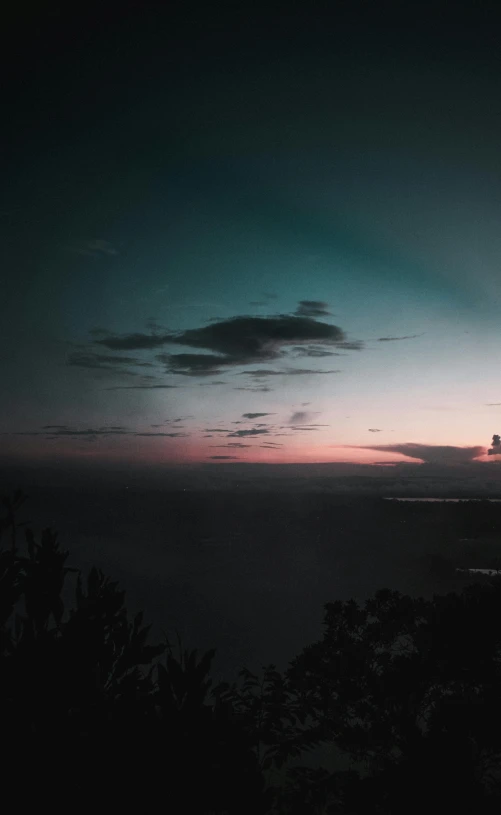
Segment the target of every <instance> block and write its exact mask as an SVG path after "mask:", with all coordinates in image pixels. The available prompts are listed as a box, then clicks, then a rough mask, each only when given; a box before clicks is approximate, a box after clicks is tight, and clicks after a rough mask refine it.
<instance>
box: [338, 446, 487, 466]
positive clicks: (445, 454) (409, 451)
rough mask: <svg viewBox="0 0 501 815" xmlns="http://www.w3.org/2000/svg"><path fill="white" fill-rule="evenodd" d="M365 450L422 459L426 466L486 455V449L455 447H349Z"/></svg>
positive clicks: (464, 461) (459, 461) (465, 460)
mask: <svg viewBox="0 0 501 815" xmlns="http://www.w3.org/2000/svg"><path fill="white" fill-rule="evenodd" d="M347 446H349V447H355V446H356V447H358V448H359V449H365V450H376V451H378V452H385V453H400V454H401V455H403V456H408V457H409V458H414V459H420V460H421V461H423V462H425V463H426V464H464V463H467V462H470V461H473V460H474V459H476V458H478V457H479V456H481V455H482V454H483V453H485V447H481V446H477V447H453V446H449V445H447V446H446V445H434V444H413V443H411V442H408V443H405V444H376V445H347Z"/></svg>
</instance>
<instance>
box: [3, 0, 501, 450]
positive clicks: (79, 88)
mask: <svg viewBox="0 0 501 815" xmlns="http://www.w3.org/2000/svg"><path fill="white" fill-rule="evenodd" d="M297 8H300V6H296V9H297ZM307 8H308V10H306V6H305V7H304V11H297V10H296V11H293V12H291V8H290V5H289V6H287V9H288V11H285V12H280V13H279V12H278V11H277V13H276V14H275V13H273V12H270V11H269V10H268V11H267V12H266V13H265V14H262V15H261V14H259V13H258V12H256V10H255V9H250V8H249V9H247V10H246V9H245V8H244V7H240V6H239V7H238V8H231V9H227V8H226V7H225V6H223V5H221V6H219V5H218V4H215V6H211V8H210V10H209V9H206V10H205V11H202V12H200V11H199V12H197V13H196V14H194V13H192V11H193V10H190V8H189V6H188V5H187V4H182V5H179V6H177V5H176V4H174V5H173V6H169V9H167V8H165V9H164V10H161V11H159V10H158V9H155V8H154V6H152V5H149V4H125V5H124V7H123V10H122V13H121V14H120V15H119V16H117V15H116V14H115V13H114V12H111V10H108V6H107V5H106V4H105V5H104V7H102V8H101V9H100V11H99V12H97V11H96V12H95V13H94V12H93V11H92V10H91V9H90V8H89V9H87V10H86V12H85V13H84V14H80V15H77V14H76V13H75V12H74V11H70V10H68V9H66V10H63V11H61V12H58V11H57V10H56V11H54V10H53V11H52V12H51V13H48V14H43V15H42V14H39V15H38V16H36V15H35V16H33V17H31V18H30V17H26V16H24V17H23V19H20V18H19V19H15V18H12V19H11V20H10V28H9V26H7V29H6V30H7V37H6V42H5V46H6V47H5V49H4V52H5V54H6V57H7V58H6V72H7V76H8V88H7V94H6V101H5V105H4V112H5V114H6V117H5V121H6V122H7V123H8V127H7V129H6V132H5V133H4V141H5V144H4V148H5V149H4V150H3V172H2V175H3V178H4V183H3V185H2V191H1V197H2V201H1V202H0V224H1V264H2V268H3V269H4V275H3V277H4V281H3V292H2V300H1V304H0V309H1V314H0V319H1V324H2V329H3V333H4V336H5V340H4V343H3V347H4V351H3V353H2V355H1V365H2V382H3V384H4V389H5V392H6V393H8V395H9V398H8V400H3V402H2V406H1V408H0V421H1V424H2V433H3V434H4V435H3V440H4V450H5V451H6V453H7V454H8V455H14V456H17V457H21V458H22V459H29V458H31V459H33V458H37V459H38V458H40V457H42V458H48V459H51V458H58V457H65V458H73V459H74V458H76V459H78V458H79V457H82V456H84V457H86V458H88V457H89V456H91V457H93V456H94V457H96V459H97V460H99V461H102V460H107V459H110V458H111V459H118V460H124V461H130V460H132V461H133V460H137V461H139V460H148V461H149V460H151V461H185V460H186V461H207V460H221V459H219V458H218V459H214V458H213V457H214V456H225V457H226V456H232V459H231V460H233V457H235V458H238V459H240V460H244V461H245V460H259V461H315V460H318V461H325V460H330V459H332V460H363V461H367V460H383V459H385V460H386V459H387V460H388V461H391V460H397V459H401V458H402V455H403V452H402V451H403V450H407V451H409V450H410V449H411V448H409V447H407V448H406V447H405V445H409V444H413V445H418V447H415V448H412V457H414V458H415V459H417V460H419V456H418V455H417V454H418V453H419V451H420V450H421V452H422V453H423V456H422V459H421V460H428V458H429V457H430V455H431V453H430V449H431V448H433V447H434V446H437V445H438V446H441V447H443V448H444V449H445V451H446V452H445V453H443V456H442V457H444V456H445V457H447V456H448V455H456V454H455V453H454V452H452V453H451V452H450V451H454V450H455V449H456V448H458V447H460V448H463V447H464V448H466V449H465V451H464V453H460V455H463V457H464V459H465V460H469V459H471V458H473V457H475V456H478V455H481V454H482V452H483V448H484V447H487V446H488V444H489V439H490V438H491V436H492V435H493V433H494V432H496V431H499V424H498V425H496V422H497V421H498V414H497V411H498V410H499V408H498V407H497V406H496V405H495V404H494V403H496V402H501V392H500V391H499V384H498V380H499V375H498V373H497V371H498V370H499V366H498V363H499V319H498V315H499V309H500V307H501V288H500V260H501V237H500V235H501V232H500V229H499V223H500V222H501V217H500V216H501V186H500V181H501V154H500V152H499V143H500V136H501V132H500V127H501V124H500V123H501V110H500V102H499V99H500V98H501V95H500V90H501V88H500V68H499V60H498V52H497V43H496V38H495V31H496V30H497V29H496V25H495V23H496V19H495V16H494V14H493V13H492V12H491V11H489V9H488V8H487V7H484V6H482V7H478V6H477V8H476V10H475V13H474V14H473V15H472V16H471V17H468V18H466V17H463V18H461V19H460V18H459V17H458V16H457V11H456V10H453V11H452V14H453V15H454V16H452V17H451V16H447V15H442V14H441V13H439V12H438V11H437V10H436V9H435V12H434V14H431V13H430V15H427V14H424V12H423V6H422V4H420V5H419V6H418V5H416V13H415V14H414V16H413V15H412V14H411V13H410V12H411V11H412V4H410V5H409V6H406V13H407V15H408V16H406V15H405V14H403V12H402V10H400V12H399V13H398V15H397V16H396V15H395V11H394V10H392V9H391V8H390V7H389V6H386V5H384V6H383V5H382V4H373V5H371V10H370V12H369V10H368V9H367V8H365V7H362V8H358V6H357V5H356V4H349V5H348V4H344V3H338V4H336V3H329V4H326V5H322V4H319V5H317V4H313V5H310V4H308V7H307ZM14 13H15V12H14ZM305 304H306V305H305ZM308 304H309V305H308ZM249 318H252V320H253V322H249ZM308 321H310V322H308ZM215 325H220V326H222V328H220V331H221V332H223V333H224V335H225V339H224V341H223V340H221V341H220V340H218V339H217V338H215V333H214V331H212V330H209V327H210V326H215ZM325 325H327V326H330V328H329V329H324V328H322V326H325ZM319 326H320V327H319ZM333 326H336V327H337V329H334V328H333ZM190 331H192V332H193V331H195V332H197V331H198V332H202V333H201V334H197V333H196V334H189V333H188V334H187V333H185V332H190ZM225 332H226V333H225ZM249 332H251V334H252V338H253V342H254V351H253V352H252V354H250V355H249V354H248V353H247V352H245V353H244V351H243V350H242V349H243V348H244V346H245V347H247V346H246V343H247V345H248V344H249V342H250V341H251V338H250V336H249ZM336 332H337V333H336ZM216 333H217V332H216ZM131 335H134V336H135V340H132V339H131ZM152 336H153V337H156V338H157V339H156V340H155V339H154V340H153V341H151V337H152ZM162 337H163V338H164V339H163V340H162V341H161V340H160V339H158V338H162ZM320 337H323V339H320ZM117 338H118V340H119V343H118V344H120V342H122V346H123V347H121V348H117ZM120 338H121V339H120ZM124 338H125V340H124ZM127 338H128V339H127ZM145 338H146V339H145ZM148 338H150V340H148ZM182 339H185V340H186V341H187V343H185V344H183V343H182V342H181V340H182ZM124 342H125V345H124ZM148 342H149V346H150V347H148V348H145V345H147V344H148ZM194 343H195V344H194ZM343 343H344V345H343ZM175 354H184V355H187V354H190V355H193V354H212V355H214V354H216V355H219V357H220V361H221V362H222V365H220V366H219V367H218V366H216V365H214V371H216V370H217V371H218V373H214V374H212V370H210V369H208V368H207V365H205V362H206V361H204V360H202V361H201V362H200V360H199V358H198V357H197V358H196V359H194V358H193V357H192V356H191V357H190V358H189V364H188V365H187V366H186V365H184V363H185V362H187V360H188V358H187V357H183V358H182V360H181V358H180V357H175V356H174V355H175ZM181 361H183V367H182V368H181V367H180V362H181ZM193 366H195V367H193ZM201 366H202V367H201ZM256 371H257V373H256ZM213 383H217V384H213ZM166 386H168V387H166ZM306 403H307V404H306ZM246 413H250V414H253V413H261V414H265V415H264V416H261V417H255V418H248V417H246V416H245V414H246ZM297 414H301V416H300V420H298V418H297ZM294 417H296V418H294ZM176 420H181V421H176ZM261 420H262V421H261ZM236 422H239V423H241V424H233V423H236ZM47 425H49V426H54V427H46V426H47ZM175 425H181V426H182V427H181V429H177V428H176V427H175ZM258 425H259V426H258ZM113 428H115V429H114V430H113ZM211 428H212V430H213V432H208V430H209V431H210V429H211ZM224 431H227V432H226V435H225V432H224ZM235 432H239V433H240V435H239V436H235V435H234V434H235ZM138 434H141V435H138ZM144 434H148V435H144ZM153 434H155V435H153ZM159 434H162V435H159ZM223 437H224V438H223ZM215 439H216V440H217V443H216V441H215ZM235 445H238V447H237V446H235ZM243 445H245V446H243ZM378 448H379V449H378ZM481 448H482V449H481ZM447 450H449V452H447ZM416 451H417V452H416ZM492 460H493V459H492V457H491V458H490V459H489V461H492Z"/></svg>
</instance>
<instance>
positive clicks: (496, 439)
mask: <svg viewBox="0 0 501 815" xmlns="http://www.w3.org/2000/svg"><path fill="white" fill-rule="evenodd" d="M487 455H488V456H501V437H500V436H498V435H497V433H495V434H494V436H493V437H492V443H491V447H490V449H489V450H487Z"/></svg>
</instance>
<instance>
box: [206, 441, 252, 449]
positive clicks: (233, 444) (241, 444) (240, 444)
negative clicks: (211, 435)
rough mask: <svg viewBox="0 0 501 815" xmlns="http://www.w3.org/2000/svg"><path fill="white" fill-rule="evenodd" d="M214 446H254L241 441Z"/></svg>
mask: <svg viewBox="0 0 501 815" xmlns="http://www.w3.org/2000/svg"><path fill="white" fill-rule="evenodd" d="M212 447H239V448H240V447H252V444H243V443H242V442H239V441H229V442H228V444H213V445H212Z"/></svg>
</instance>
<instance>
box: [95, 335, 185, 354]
mask: <svg viewBox="0 0 501 815" xmlns="http://www.w3.org/2000/svg"><path fill="white" fill-rule="evenodd" d="M173 336H175V335H174V334H171V333H166V334H140V333H135V334H122V335H121V336H118V335H116V334H111V333H110V334H108V336H106V337H103V338H102V339H100V340H95V342H96V343H97V345H103V346H104V347H105V348H109V349H110V350H111V351H140V350H151V349H152V348H161V347H162V346H163V345H165V344H166V343H167V342H169V340H170V339H171V337H173Z"/></svg>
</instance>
